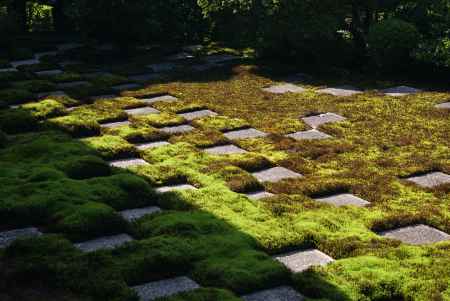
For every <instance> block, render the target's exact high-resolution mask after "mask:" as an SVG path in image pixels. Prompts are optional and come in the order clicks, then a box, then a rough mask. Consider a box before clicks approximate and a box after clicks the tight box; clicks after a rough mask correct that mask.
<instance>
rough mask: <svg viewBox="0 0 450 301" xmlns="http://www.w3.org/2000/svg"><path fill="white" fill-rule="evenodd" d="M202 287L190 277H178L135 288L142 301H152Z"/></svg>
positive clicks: (133, 288)
mask: <svg viewBox="0 0 450 301" xmlns="http://www.w3.org/2000/svg"><path fill="white" fill-rule="evenodd" d="M199 287H200V286H199V285H198V284H197V283H196V282H195V281H193V280H191V279H189V278H188V277H184V276H183V277H176V278H172V279H165V280H160V281H154V282H149V283H146V284H143V285H138V286H134V287H132V288H131V289H132V290H134V291H135V292H136V293H137V295H138V296H139V300H140V301H151V300H155V299H158V298H162V297H169V296H172V295H176V294H179V293H182V292H187V291H192V290H195V289H197V288H199Z"/></svg>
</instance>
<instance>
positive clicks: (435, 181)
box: [406, 172, 450, 188]
mask: <svg viewBox="0 0 450 301" xmlns="http://www.w3.org/2000/svg"><path fill="white" fill-rule="evenodd" d="M406 180H407V181H410V182H413V183H416V184H417V185H419V186H421V187H426V188H433V187H436V186H440V185H443V184H448V183H450V175H448V174H445V173H443V172H431V173H427V174H425V175H421V176H416V177H411V178H407V179H406Z"/></svg>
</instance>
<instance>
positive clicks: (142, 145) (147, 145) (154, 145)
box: [136, 141, 170, 150]
mask: <svg viewBox="0 0 450 301" xmlns="http://www.w3.org/2000/svg"><path fill="white" fill-rule="evenodd" d="M169 144H170V143H169V142H167V141H156V142H148V143H140V144H136V148H137V149H138V150H146V149H151V148H157V147H160V146H164V145H169Z"/></svg>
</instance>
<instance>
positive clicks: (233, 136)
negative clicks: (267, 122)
mask: <svg viewBox="0 0 450 301" xmlns="http://www.w3.org/2000/svg"><path fill="white" fill-rule="evenodd" d="M224 136H225V137H227V138H228V139H230V140H239V139H250V138H261V137H266V136H267V133H264V132H261V131H258V130H257V129H253V128H250V129H243V130H236V131H230V132H226V133H224Z"/></svg>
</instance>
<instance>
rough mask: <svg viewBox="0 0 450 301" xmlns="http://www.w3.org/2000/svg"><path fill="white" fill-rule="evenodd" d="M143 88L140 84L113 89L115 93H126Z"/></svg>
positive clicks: (124, 85) (114, 87) (119, 86)
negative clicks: (126, 91)
mask: <svg viewBox="0 0 450 301" xmlns="http://www.w3.org/2000/svg"><path fill="white" fill-rule="evenodd" d="M139 88H141V85H138V84H123V85H117V86H113V87H111V89H113V90H114V91H118V92H120V91H125V90H136V89H139Z"/></svg>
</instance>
